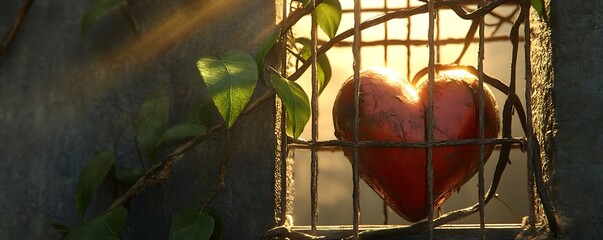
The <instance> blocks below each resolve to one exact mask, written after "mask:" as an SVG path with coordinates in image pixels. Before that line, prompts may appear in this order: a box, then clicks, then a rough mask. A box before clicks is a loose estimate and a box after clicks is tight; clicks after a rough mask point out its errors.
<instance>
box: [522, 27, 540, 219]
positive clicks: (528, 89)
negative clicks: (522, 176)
mask: <svg viewBox="0 0 603 240" xmlns="http://www.w3.org/2000/svg"><path fill="white" fill-rule="evenodd" d="M524 36H525V37H524V38H525V39H524V51H525V54H524V56H525V57H524V61H525V77H526V86H525V92H524V94H525V102H526V122H527V124H526V125H527V126H526V130H527V132H528V134H527V136H526V137H527V141H528V146H529V147H528V148H527V157H528V161H527V165H528V166H527V167H528V184H527V185H528V199H529V200H528V201H529V203H528V208H529V212H528V223H529V225H530V229H536V208H535V206H536V199H535V198H536V193H535V192H534V187H535V184H534V158H533V155H532V154H540V153H534V149H533V148H532V146H533V143H534V141H535V139H534V135H533V134H532V133H533V131H534V130H533V128H532V101H531V94H532V62H531V59H530V45H531V39H530V18H529V17H526V19H525V22H524ZM536 144H538V143H536Z"/></svg>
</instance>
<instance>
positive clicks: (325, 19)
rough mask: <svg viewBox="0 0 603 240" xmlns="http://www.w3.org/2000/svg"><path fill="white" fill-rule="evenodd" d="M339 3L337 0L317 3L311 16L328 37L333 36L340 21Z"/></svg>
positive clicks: (331, 37) (325, 0)
mask: <svg viewBox="0 0 603 240" xmlns="http://www.w3.org/2000/svg"><path fill="white" fill-rule="evenodd" d="M341 13H342V11H341V4H340V3H339V0H324V1H322V3H320V4H318V6H316V8H314V11H312V16H313V17H314V19H316V23H318V26H319V27H320V29H322V31H323V32H325V33H326V34H327V36H328V37H329V38H330V39H333V38H334V37H335V34H337V29H338V28H339V23H340V22H341Z"/></svg>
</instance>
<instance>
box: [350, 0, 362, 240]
mask: <svg viewBox="0 0 603 240" xmlns="http://www.w3.org/2000/svg"><path fill="white" fill-rule="evenodd" d="M360 8H361V5H360V0H354V45H353V46H352V53H353V55H354V63H353V68H354V146H353V148H354V149H353V151H354V157H353V160H352V179H353V181H354V190H353V193H352V198H353V201H354V202H353V208H354V213H353V214H354V217H353V228H354V234H353V239H358V234H359V231H358V225H359V223H360V177H359V172H358V145H357V143H358V140H359V122H360V119H359V118H360V108H359V102H360V94H359V92H360V64H361V56H360V42H361V41H362V36H361V34H362V33H361V32H360Z"/></svg>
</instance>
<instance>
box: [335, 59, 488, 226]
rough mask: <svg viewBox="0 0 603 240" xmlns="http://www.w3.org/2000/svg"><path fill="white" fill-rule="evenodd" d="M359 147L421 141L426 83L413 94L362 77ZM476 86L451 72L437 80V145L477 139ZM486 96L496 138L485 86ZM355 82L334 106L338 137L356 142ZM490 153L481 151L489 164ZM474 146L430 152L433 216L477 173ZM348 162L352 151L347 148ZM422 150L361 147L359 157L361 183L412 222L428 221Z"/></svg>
mask: <svg viewBox="0 0 603 240" xmlns="http://www.w3.org/2000/svg"><path fill="white" fill-rule="evenodd" d="M359 87H360V89H359V140H360V141H386V142H422V141H425V139H426V138H425V136H426V129H425V126H426V125H427V122H426V116H427V106H428V82H427V81H423V82H422V83H418V84H417V86H416V87H415V86H412V85H411V84H410V83H409V82H408V81H406V80H405V79H403V78H402V77H400V76H399V75H398V74H396V73H395V72H393V71H391V70H388V69H385V68H371V69H367V70H363V71H361V73H360V85H359ZM478 87H479V82H478V80H477V78H476V77H475V76H474V75H472V74H470V73H468V72H465V71H461V70H450V71H443V72H440V73H439V74H437V75H436V78H435V86H434V118H435V127H434V131H433V134H434V135H433V136H434V140H436V141H438V140H459V139H477V138H478V137H479V124H478ZM484 93H485V95H484V96H485V105H484V113H485V138H495V137H497V136H498V132H499V129H500V120H499V117H498V107H497V105H496V101H495V100H494V97H493V95H492V93H491V92H490V90H489V89H488V88H487V86H484ZM353 103H354V81H353V78H350V79H348V80H347V81H346V82H345V83H344V84H343V86H342V88H341V89H340V91H339V94H338V95H337V98H336V99H335V103H334V107H333V122H334V125H335V136H336V137H337V138H338V139H340V140H348V141H351V140H353V139H354V138H353V126H354V104H353ZM493 148H494V146H493V145H486V146H485V150H486V151H485V159H488V157H489V156H490V154H491V153H492V150H493ZM479 149H480V147H479V145H461V146H438V147H433V179H434V182H433V183H434V203H433V206H432V207H433V208H437V207H439V206H441V205H442V203H444V201H445V200H446V199H447V198H448V197H450V195H451V194H452V193H453V192H455V191H457V190H458V189H459V188H460V187H461V186H462V185H463V184H464V183H466V182H467V181H468V180H469V179H471V177H472V176H473V175H475V173H476V172H477V171H478V167H479ZM344 153H345V155H346V157H347V158H348V159H349V160H350V161H352V158H353V150H352V148H351V147H350V148H348V147H346V148H344ZM426 156H427V150H426V148H386V147H361V148H359V150H358V160H359V173H360V176H361V177H362V179H363V180H364V181H365V182H366V183H367V184H368V185H369V186H371V188H372V189H373V190H374V191H375V192H377V194H378V195H379V196H381V198H383V199H384V200H385V202H386V203H387V204H388V205H389V206H390V207H391V208H392V209H393V210H394V211H396V212H397V213H398V214H399V215H400V216H401V217H403V218H404V219H406V220H408V221H411V222H416V221H419V220H421V219H423V218H425V217H427V213H428V205H429V204H428V203H427V177H426V161H427V158H426Z"/></svg>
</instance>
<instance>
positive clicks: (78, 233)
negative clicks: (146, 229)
mask: <svg viewBox="0 0 603 240" xmlns="http://www.w3.org/2000/svg"><path fill="white" fill-rule="evenodd" d="M127 216H128V210H126V208H124V207H121V206H120V207H116V208H114V209H112V210H110V211H108V212H106V213H105V214H103V215H100V216H97V217H95V218H93V219H91V220H89V221H87V222H84V223H83V224H82V225H80V226H79V227H77V228H75V229H73V230H72V231H71V232H69V234H67V236H66V237H65V238H64V239H63V240H80V239H87V240H109V239H110V240H118V239H119V235H121V232H122V230H123V229H124V226H125V225H126V219H127Z"/></svg>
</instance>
